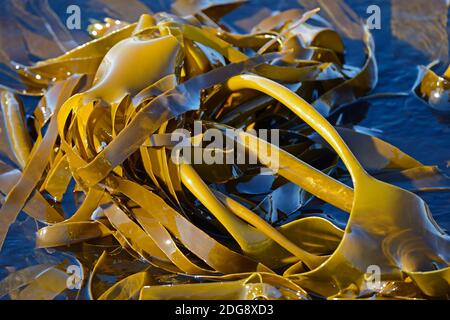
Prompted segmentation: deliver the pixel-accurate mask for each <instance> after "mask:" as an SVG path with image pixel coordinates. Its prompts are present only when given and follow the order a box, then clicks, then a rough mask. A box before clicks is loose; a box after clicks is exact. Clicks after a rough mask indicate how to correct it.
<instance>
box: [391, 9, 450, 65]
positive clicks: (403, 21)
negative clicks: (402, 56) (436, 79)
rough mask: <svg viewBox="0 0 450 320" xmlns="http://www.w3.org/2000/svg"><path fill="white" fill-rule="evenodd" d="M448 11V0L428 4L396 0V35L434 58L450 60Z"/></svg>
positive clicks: (393, 24) (393, 22)
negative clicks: (449, 54) (449, 50)
mask: <svg viewBox="0 0 450 320" xmlns="http://www.w3.org/2000/svg"><path fill="white" fill-rule="evenodd" d="M447 11H448V2H447V1H445V0H432V1H431V2H430V4H429V5H428V6H423V5H422V3H421V2H420V0H413V1H408V0H392V1H391V15H392V20H391V28H392V34H393V36H394V37H396V38H398V39H400V40H403V41H406V42H407V43H409V44H410V45H411V46H412V47H414V48H416V49H418V50H420V51H422V52H423V53H425V54H426V55H428V56H429V57H430V58H431V59H433V60H434V59H439V60H441V61H443V62H447V61H448V35H447Z"/></svg>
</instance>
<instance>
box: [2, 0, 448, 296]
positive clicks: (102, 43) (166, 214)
mask: <svg viewBox="0 0 450 320" xmlns="http://www.w3.org/2000/svg"><path fill="white" fill-rule="evenodd" d="M242 2H243V1H198V2H196V3H195V4H194V5H192V4H191V2H186V1H177V2H175V3H174V4H173V7H172V8H173V12H174V14H169V13H157V14H152V13H150V12H142V15H141V17H140V18H139V20H138V21H133V19H132V18H129V20H128V21H127V20H126V19H124V20H123V21H119V20H114V19H109V18H107V19H105V20H104V22H98V21H94V22H93V24H92V25H91V26H90V27H89V33H90V35H91V36H92V38H93V39H92V40H91V41H89V42H87V43H85V44H83V45H81V46H78V47H75V48H64V53H62V54H61V55H60V56H57V57H52V58H49V59H47V60H43V61H39V62H37V63H34V64H29V65H18V67H17V68H15V69H16V70H17V71H16V74H15V77H16V78H15V80H17V81H18V80H19V79H22V86H23V88H25V87H26V88H28V89H27V90H28V91H27V90H25V89H24V90H25V91H24V92H22V93H23V94H29V95H40V96H41V98H40V100H39V102H37V104H36V105H35V110H34V112H33V116H32V118H30V120H29V121H28V122H27V121H26V120H25V112H24V110H23V107H22V103H21V96H20V95H18V94H14V92H18V90H17V89H18V86H16V85H11V83H10V82H8V81H7V82H6V83H4V87H5V89H2V91H1V98H2V99H1V107H2V109H1V110H2V127H1V129H2V130H1V134H2V145H1V147H2V148H1V152H2V155H3V157H4V158H5V159H4V161H2V162H0V192H1V197H0V200H1V203H2V207H1V209H0V247H2V246H5V245H6V244H5V238H6V236H7V233H8V230H9V227H10V226H11V225H12V224H13V223H14V222H15V221H16V218H17V217H18V215H19V214H20V212H21V211H23V212H25V213H26V214H28V215H29V216H30V217H32V218H33V219H36V220H38V221H39V223H40V224H39V225H38V228H39V230H38V231H37V233H36V238H35V241H36V243H35V246H36V248H46V249H50V248H56V249H57V250H58V251H57V252H65V253H66V254H70V255H72V256H74V257H76V258H77V261H78V262H77V263H79V264H81V266H82V269H83V271H84V272H85V274H86V275H87V276H86V278H84V279H81V283H80V285H81V287H82V290H84V291H85V297H86V298H90V299H101V300H103V299H311V298H312V297H322V298H329V299H347V298H358V299H365V298H373V299H381V298H405V299H406V298H428V297H433V298H442V297H444V298H445V297H448V294H449V293H450V284H449V283H450V273H449V270H450V269H449V268H450V267H449V260H450V257H449V252H450V251H449V249H450V237H449V236H448V235H447V234H446V233H445V232H444V231H443V230H441V228H440V227H439V226H438V225H437V224H436V222H435V221H434V220H433V218H432V216H431V213H430V211H429V209H428V206H427V204H426V203H425V202H424V201H423V200H422V199H421V198H420V197H419V196H418V195H416V194H414V193H413V192H429V191H440V192H446V191H448V190H449V188H450V183H449V179H448V177H447V176H446V175H445V174H444V173H442V172H440V171H439V169H438V168H437V167H434V166H429V165H424V164H422V163H421V162H420V161H418V160H416V159H414V158H413V157H411V156H409V155H408V154H406V153H404V152H403V151H401V150H400V149H398V148H397V147H395V146H393V145H391V144H389V143H387V142H385V141H383V140H382V139H380V138H377V137H374V136H370V135H367V134H366V133H363V132H361V130H360V129H361V128H360V127H357V126H355V127H350V126H347V127H335V126H333V124H332V123H331V121H332V116H333V115H334V114H336V113H339V112H340V110H341V108H342V107H345V106H346V105H349V104H351V103H354V102H356V101H358V100H359V99H360V98H363V97H365V96H366V95H367V94H368V93H369V92H370V91H371V90H372V89H373V88H374V87H375V85H376V83H377V64H376V60H375V55H374V52H375V47H374V43H373V39H372V36H371V34H370V32H369V30H368V29H367V28H364V27H363V26H362V25H361V24H360V21H359V18H357V17H356V16H355V15H354V13H353V12H352V11H351V10H350V8H348V7H347V6H345V4H344V3H343V2H340V1H339V2H336V3H333V4H329V3H328V2H327V3H325V2H324V1H301V3H302V4H303V5H304V7H305V8H306V9H308V10H309V11H308V10H304V9H301V10H297V9H294V10H289V11H286V12H281V13H277V14H275V15H272V16H270V17H268V18H266V19H264V20H263V21H260V22H259V23H258V24H257V25H256V26H254V28H253V30H248V32H247V33H246V34H239V33H236V32H235V31H233V30H232V28H228V27H227V25H226V24H224V23H223V22H222V21H221V19H220V18H221V17H222V16H223V15H225V14H226V13H228V12H229V11H230V10H231V9H233V8H235V7H237V6H238V5H240V4H241V3H242ZM317 6H320V7H321V11H320V10H319V9H318V8H316V7H317ZM114 8H115V9H114ZM144 9H145V8H144V7H142V8H140V9H139V10H140V11H143V10H144ZM111 10H112V12H119V11H121V7H120V6H119V7H115V6H114V4H112V5H111ZM324 11H325V16H326V18H328V19H329V20H330V21H331V22H328V21H327V20H326V18H324V17H323V16H320V14H321V13H322V12H324ZM337 12H343V13H344V14H346V15H345V16H342V17H341V16H339V15H337V14H336V13H337ZM124 14H126V15H128V16H133V15H135V14H136V11H134V10H132V9H129V10H127V12H125V13H124ZM337 26H339V28H338V27H337ZM94 32H95V33H94ZM341 34H344V35H346V36H347V37H350V38H352V39H354V40H359V41H360V42H361V44H362V45H363V47H364V51H363V52H361V55H362V56H364V59H365V60H364V63H363V64H362V65H361V66H348V65H347V64H346V62H345V60H346V56H345V49H346V48H345V46H344V41H343V38H342V36H341ZM445 77H446V76H444V78H440V77H438V76H436V75H435V74H434V73H432V72H431V71H428V72H427V73H426V74H425V76H424V77H423V79H422V80H423V81H421V84H420V86H419V87H418V89H417V90H418V91H417V92H418V94H421V97H422V98H423V99H425V100H427V101H429V100H430V99H431V98H432V96H433V95H434V93H435V92H436V90H441V91H439V92H442V91H443V90H444V92H445V90H447V89H446V87H445V81H447V80H448V79H446V78H445ZM443 84H444V85H443ZM7 87H10V88H9V89H6V88H7ZM21 88H22V87H21ZM197 121H201V125H200V132H198V131H196V130H195V129H196V123H197ZM181 129H182V130H184V132H187V133H189V134H191V136H190V137H189V138H188V139H187V140H186V141H184V142H185V143H187V142H189V144H188V147H189V150H191V151H193V154H195V152H197V151H199V152H201V153H202V154H205V153H209V154H210V155H214V157H215V158H216V159H217V158H221V159H223V158H225V157H227V155H228V154H230V153H232V152H233V150H234V148H238V147H239V148H240V150H241V151H242V152H243V154H245V157H248V158H249V159H250V157H253V158H254V159H255V162H254V163H246V162H244V163H242V162H234V163H232V164H230V163H223V164H221V163H200V164H199V163H195V164H192V163H191V162H190V160H192V159H191V158H189V157H188V156H187V155H186V154H184V150H186V149H184V150H183V154H181V153H175V155H176V156H175V158H174V157H173V154H174V152H175V151H176V149H177V147H179V145H178V142H176V141H174V140H173V139H172V138H173V137H174V136H176V133H177V130H181ZM209 129H216V130H217V132H218V134H219V136H220V137H221V138H223V139H224V141H226V142H231V148H230V145H229V144H227V145H226V146H223V145H221V146H219V147H217V146H216V145H209V144H206V142H211V140H208V139H209V138H210V137H209V138H208V130H209ZM232 129H240V131H237V132H238V133H237V135H236V136H235V135H234V134H232V133H230V130H232ZM253 129H277V130H279V133H280V136H279V141H278V143H277V142H275V141H273V140H271V141H269V140H267V141H266V140H265V139H262V138H260V137H257V136H255V135H253V134H252V133H251V132H252V130H253ZM192 134H195V136H193V135H192ZM272 138H273V137H272ZM205 139H206V140H205ZM263 149H266V150H270V152H269V153H264V152H262V150H263ZM68 198H73V205H74V209H72V210H69V209H68V208H67V206H65V201H67V199H68ZM331 207H334V209H333V210H331V209H330V208H331ZM328 210H330V211H329V212H328ZM335 212H339V214H341V215H344V216H345V221H344V222H343V221H340V220H339V219H338V217H334V215H335ZM64 266H65V264H59V265H58V264H56V263H54V264H51V265H47V264H42V265H35V266H29V267H27V268H25V269H22V270H19V271H16V273H13V274H11V275H9V276H8V277H6V278H5V279H4V280H2V281H1V282H0V295H1V296H5V295H8V296H9V297H10V298H13V299H53V298H55V297H57V296H58V295H60V294H66V295H68V294H69V289H68V288H66V283H67V281H68V276H69V275H68V274H67V273H65V272H64V271H63V270H64V268H63V267H64ZM373 266H377V267H378V268H379V270H380V278H381V283H380V286H379V287H377V288H374V287H373V286H370V285H369V284H370V283H369V280H368V277H369V278H370V274H368V273H369V271H368V270H370V267H373ZM80 292H81V291H78V293H77V296H76V297H77V298H80V295H79V293H80Z"/></svg>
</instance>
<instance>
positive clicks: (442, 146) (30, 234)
mask: <svg viewBox="0 0 450 320" xmlns="http://www.w3.org/2000/svg"><path fill="white" fill-rule="evenodd" d="M424 1H425V0H424ZM65 2H67V1H61V2H58V3H57V2H55V1H50V3H51V5H52V6H53V7H54V9H56V12H57V14H58V15H59V16H60V17H64V14H65V8H66V6H65ZM144 2H145V3H146V4H147V5H148V7H150V8H151V9H152V10H153V11H159V10H169V4H168V2H167V1H153V0H152V1H144ZM62 3H64V5H63V4H62ZM87 3H88V2H87V1H76V0H70V4H80V5H81V6H82V7H83V5H85V4H87ZM296 3H297V2H296V1H291V0H289V1H280V0H279V1H267V0H262V1H256V0H254V1H250V2H249V3H248V4H245V5H244V6H243V7H241V8H240V9H238V10H237V11H236V12H235V13H233V14H232V15H230V16H229V17H228V18H227V19H228V20H229V21H230V22H232V21H234V20H235V19H236V18H239V17H247V16H249V15H252V14H253V13H254V12H255V10H256V7H267V8H270V9H272V10H285V9H289V8H294V7H296ZM347 3H348V4H350V5H351V7H352V9H353V10H354V11H356V12H357V13H358V14H359V15H360V16H361V17H367V14H366V8H367V7H368V6H369V5H372V4H377V5H379V6H380V8H381V17H382V23H381V29H380V30H373V31H372V33H373V36H374V39H375V43H376V57H377V60H378V67H379V82H378V86H377V87H376V89H375V92H407V91H409V90H410V89H411V87H412V86H413V84H414V82H415V80H416V77H417V66H418V65H426V64H428V63H430V62H431V58H430V57H429V56H428V55H427V54H425V53H423V52H420V51H418V50H416V49H414V48H413V47H411V46H410V45H409V44H407V43H405V42H402V41H399V40H397V39H395V38H393V37H392V35H391V30H390V19H391V13H390V1H382V0H378V1H377V0H349V1H347ZM103 17H104V16H101V15H98V16H94V17H91V16H86V15H83V16H82V19H83V27H86V26H87V24H88V20H89V18H97V19H102V18H103ZM112 18H116V17H114V16H112ZM448 31H450V28H448ZM348 45H349V48H350V52H353V51H354V50H353V51H352V49H355V48H356V47H353V46H355V44H353V43H348ZM355 50H356V49H355ZM347 61H349V62H354V63H359V64H360V63H361V62H362V60H361V59H360V58H358V57H353V56H352V55H349V56H347ZM354 109H358V110H357V111H358V112H356V114H357V115H358V117H356V118H357V119H356V120H354V122H355V123H358V125H360V126H364V127H368V128H374V129H377V130H380V132H381V133H380V135H379V137H380V138H382V139H384V140H386V141H387V142H389V143H392V144H393V145H395V146H397V147H399V148H400V149H401V150H403V151H404V152H406V153H408V154H410V155H411V156H413V157H415V158H416V159H418V160H419V161H421V162H423V163H424V164H427V165H438V166H439V167H440V169H441V170H442V171H444V172H446V173H447V174H450V168H449V167H448V165H450V164H448V162H450V117H449V116H448V115H447V116H443V115H439V114H436V113H434V112H433V111H432V109H431V108H430V107H428V106H427V105H426V104H425V103H423V102H422V101H420V100H418V99H417V98H416V97H414V96H413V95H410V96H408V97H396V98H383V99H374V100H370V101H368V102H367V103H366V104H359V105H356V106H354ZM449 195H450V193H444V192H442V193H422V194H421V196H422V197H423V198H424V200H426V201H427V203H428V204H429V206H430V209H431V211H432V213H433V216H434V217H435V219H436V221H437V222H438V224H439V225H441V227H443V228H444V229H446V230H450V196H449ZM35 231H36V225H35V224H34V222H33V221H31V220H30V219H27V218H26V217H24V216H21V217H20V219H19V221H18V222H17V223H16V224H15V225H14V226H13V227H12V228H11V230H10V233H9V235H8V241H7V243H6V245H5V248H4V250H3V251H2V252H1V254H0V267H1V268H0V279H1V278H2V277H3V275H6V274H7V273H8V271H7V270H6V267H8V266H14V267H15V268H18V269H20V268H21V267H25V266H27V265H31V264H35V263H37V262H38V261H39V260H40V256H39V254H36V251H33V246H34V232H35ZM43 255H45V254H43ZM42 259H43V260H46V259H48V255H46V257H45V258H42Z"/></svg>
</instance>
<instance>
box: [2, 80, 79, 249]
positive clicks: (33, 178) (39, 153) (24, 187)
mask: <svg viewBox="0 0 450 320" xmlns="http://www.w3.org/2000/svg"><path fill="white" fill-rule="evenodd" d="M79 81H80V77H79V76H74V77H72V78H69V79H68V80H66V81H63V82H60V83H58V85H57V86H54V87H53V88H52V90H50V91H49V92H48V93H47V94H48V96H49V97H48V99H47V100H50V101H53V102H54V103H56V107H55V108H54V109H55V112H56V113H57V112H58V109H59V107H60V106H61V105H62V103H63V101H65V100H66V99H68V98H69V97H70V96H71V94H72V92H73V91H74V90H75V89H76V86H77V85H78V83H79ZM57 135H58V132H57V119H56V114H54V115H53V116H52V119H51V120H50V124H49V127H48V129H47V132H46V134H45V136H44V138H43V139H42V141H41V143H40V144H39V145H38V147H36V146H35V148H34V150H33V152H32V154H31V155H30V158H29V161H28V163H27V165H26V166H25V168H24V171H23V172H22V176H21V177H20V179H19V181H18V182H17V183H16V184H15V185H14V187H12V189H11V190H10V191H9V193H8V195H7V197H6V201H5V203H4V205H3V206H2V207H1V209H0V221H1V224H0V248H1V246H2V245H3V242H4V240H5V237H6V234H7V232H8V229H9V226H10V225H11V223H13V222H14V221H15V220H16V217H17V215H18V214H19V212H20V210H21V209H22V208H23V206H24V205H25V202H26V200H27V199H28V197H29V196H30V194H31V192H32V191H33V189H34V188H35V187H36V184H37V183H38V181H39V179H40V178H41V176H42V173H43V172H44V170H45V167H46V165H47V163H48V160H49V157H50V154H51V152H52V150H53V147H54V144H55V142H56V139H57Z"/></svg>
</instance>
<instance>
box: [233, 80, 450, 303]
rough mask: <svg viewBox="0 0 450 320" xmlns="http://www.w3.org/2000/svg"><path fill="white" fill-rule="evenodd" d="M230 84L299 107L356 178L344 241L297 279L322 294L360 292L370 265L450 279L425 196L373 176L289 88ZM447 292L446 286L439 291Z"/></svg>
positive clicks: (441, 236)
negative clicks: (316, 265) (433, 274)
mask: <svg viewBox="0 0 450 320" xmlns="http://www.w3.org/2000/svg"><path fill="white" fill-rule="evenodd" d="M227 84H228V86H229V87H230V88H231V90H239V89H244V88H245V89H247V88H252V89H257V90H260V91H262V92H264V93H267V94H270V95H272V96H273V97H276V98H277V99H279V100H280V101H282V102H283V103H284V104H285V105H287V106H289V108H292V109H293V110H295V112H296V114H297V115H298V116H300V117H301V118H302V119H303V120H305V121H306V122H307V123H308V124H309V125H310V126H311V127H312V128H313V129H315V130H316V131H317V132H318V133H319V134H320V135H321V136H322V137H323V138H324V139H325V140H326V141H327V142H328V143H330V145H331V146H332V147H333V149H335V150H336V152H337V153H338V155H339V156H340V157H341V159H342V161H343V162H344V164H345V165H346V166H347V169H348V170H349V172H350V174H351V176H352V180H353V185H354V192H355V197H354V202H353V207H352V211H351V213H350V218H349V222H348V224H347V227H346V229H345V234H344V236H343V238H342V241H341V243H340V244H339V246H338V247H337V249H336V251H335V252H334V253H333V254H332V255H331V256H330V258H328V260H327V261H325V262H324V263H323V264H322V265H320V266H319V267H318V268H316V269H314V270H311V271H308V272H305V273H300V274H298V275H294V276H292V277H293V278H294V279H295V281H297V282H298V283H299V284H300V285H301V286H302V287H304V288H308V289H310V290H311V291H313V292H316V293H318V294H320V295H323V296H330V295H333V294H335V293H337V292H339V291H340V290H345V289H347V288H348V287H349V286H350V285H351V284H356V289H355V290H356V292H359V290H361V289H363V287H364V286H365V285H366V284H365V282H364V274H365V273H366V271H367V268H368V267H369V266H370V265H373V264H375V265H378V266H379V267H380V269H381V271H382V274H384V275H385V277H388V278H391V279H402V271H404V272H418V271H420V272H435V271H432V270H435V268H438V269H440V271H439V272H438V276H441V277H443V279H442V280H443V281H446V282H447V283H448V280H447V279H446V277H447V271H446V269H448V268H449V258H450V257H449V256H448V253H449V252H450V251H449V249H450V237H449V236H448V235H447V234H445V232H444V231H442V230H441V229H440V228H439V227H438V225H437V224H436V222H435V221H434V220H433V218H432V216H431V214H430V212H429V209H428V207H427V205H426V204H425V202H424V201H423V200H422V199H421V198H419V197H418V196H416V195H415V194H413V193H410V192H408V191H406V190H403V189H400V188H397V187H395V186H392V185H389V184H386V183H384V182H381V181H379V180H376V179H374V178H372V177H371V176H369V175H368V174H367V173H366V172H365V171H364V169H363V167H362V165H361V164H360V163H359V162H358V160H357V159H356V157H355V156H354V155H353V153H352V152H351V151H350V149H349V148H348V147H347V145H346V144H345V142H344V141H343V139H342V138H341V137H340V135H339V134H338V132H337V131H336V130H335V129H334V128H333V127H332V126H331V124H329V123H328V122H327V121H326V120H325V119H324V118H323V117H322V116H321V115H320V114H319V113H318V112H317V111H316V110H314V109H313V108H312V107H311V106H310V105H308V104H307V103H306V102H305V101H304V100H302V99H301V98H300V97H298V96H296V95H295V94H292V93H290V91H289V90H288V89H287V88H284V87H282V86H280V85H277V84H275V83H273V82H271V81H270V80H267V79H263V78H258V77H255V76H238V77H234V78H231V79H230V80H229V81H228V83H227ZM405 208H407V209H406V210H405ZM362 238H364V240H362ZM371 248H372V250H371ZM375 248H377V249H375ZM332 270H341V271H343V273H339V274H333V271H332ZM321 279H322V280H323V279H327V280H326V283H323V282H322V283H321V284H320V285H318V284H319V283H320V282H321ZM444 283H445V282H444ZM417 285H418V286H419V288H420V286H421V284H420V283H417ZM424 289H425V288H424ZM447 289H448V287H447ZM445 290H446V287H445V286H444V288H441V289H440V290H439V289H437V290H436V291H437V292H440V293H442V292H444V291H445Z"/></svg>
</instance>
